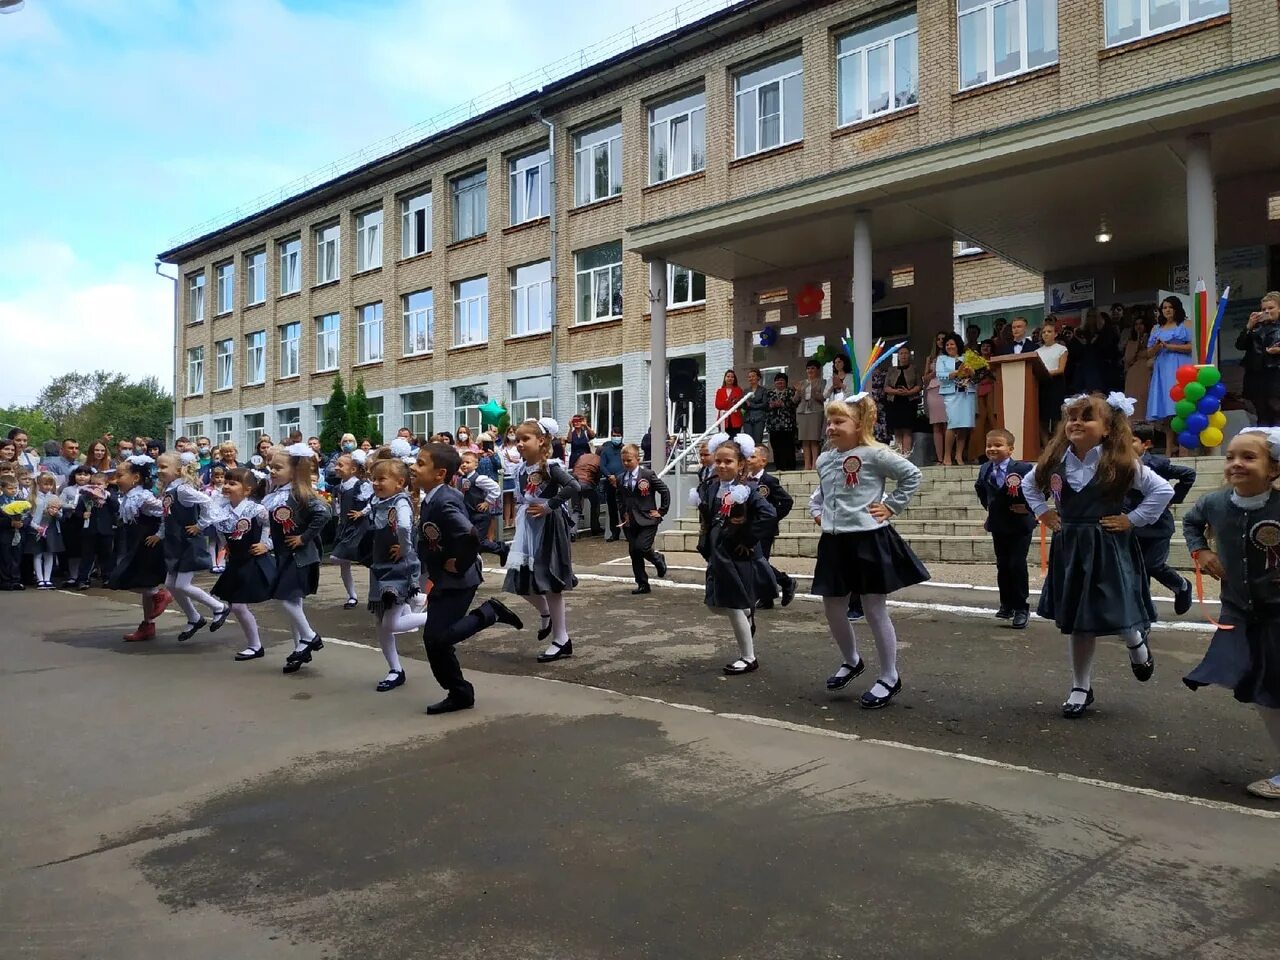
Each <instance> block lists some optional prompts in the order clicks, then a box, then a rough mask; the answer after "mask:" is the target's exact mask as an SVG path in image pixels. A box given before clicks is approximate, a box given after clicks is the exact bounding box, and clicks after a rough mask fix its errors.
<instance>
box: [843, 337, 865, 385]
mask: <svg viewBox="0 0 1280 960" xmlns="http://www.w3.org/2000/svg"><path fill="white" fill-rule="evenodd" d="M844 333H845V337H844V346H845V349H846V350H848V351H849V375H850V376H851V377H853V392H854V393H861V392H862V374H861V373H860V372H859V371H858V353H857V351H856V350H854V349H853V331H851V330H849V329H848V328H847V327H846V328H845V331H844Z"/></svg>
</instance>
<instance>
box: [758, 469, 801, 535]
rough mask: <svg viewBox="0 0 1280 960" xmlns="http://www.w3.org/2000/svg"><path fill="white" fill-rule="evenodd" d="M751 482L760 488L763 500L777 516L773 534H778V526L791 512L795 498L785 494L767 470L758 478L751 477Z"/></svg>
mask: <svg viewBox="0 0 1280 960" xmlns="http://www.w3.org/2000/svg"><path fill="white" fill-rule="evenodd" d="M751 482H753V483H754V484H755V485H756V486H757V487H759V488H760V492H761V493H762V494H763V495H764V498H765V499H766V500H768V501H769V505H770V506H772V507H773V511H774V513H776V514H777V515H778V520H777V522H776V523H775V524H774V528H773V533H774V534H775V535H776V534H777V532H778V524H780V523H782V521H783V520H785V519H787V514H789V513H790V512H791V508H792V507H794V506H795V504H796V501H795V498H794V497H792V496H791V494H789V493H787V490H786V488H785V487H784V486H783V485H782V483H781V482H780V481H779V480H778V478H777V477H775V476H774V475H773V474H771V473H770V472H769V471H768V470H762V471H760V474H759V476H756V477H752V478H751Z"/></svg>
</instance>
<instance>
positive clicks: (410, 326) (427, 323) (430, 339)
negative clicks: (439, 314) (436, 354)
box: [400, 287, 436, 357]
mask: <svg viewBox="0 0 1280 960" xmlns="http://www.w3.org/2000/svg"><path fill="white" fill-rule="evenodd" d="M421 293H425V294H426V295H427V297H428V298H429V302H428V303H427V305H426V306H419V307H414V308H412V309H410V307H409V298H410V297H415V296H417V295H418V294H421ZM435 303H436V297H435V293H434V292H433V291H432V289H431V288H430V287H428V288H427V289H425V290H414V291H412V292H410V293H406V294H403V295H402V296H401V297H400V315H401V317H402V319H403V324H404V329H403V334H404V338H403V339H402V340H401V342H400V343H401V349H402V351H403V355H404V356H406V357H421V356H426V355H427V354H429V353H431V351H432V350H434V349H435V339H436V316H435V314H436V309H435ZM419 330H421V333H422V335H421V337H419ZM419 341H421V342H423V343H425V344H426V346H425V348H423V349H416V348H415V345H416V344H417V343H418V342H419Z"/></svg>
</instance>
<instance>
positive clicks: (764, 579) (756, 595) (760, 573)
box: [703, 547, 778, 610]
mask: <svg viewBox="0 0 1280 960" xmlns="http://www.w3.org/2000/svg"><path fill="white" fill-rule="evenodd" d="M777 595H778V594H777V581H776V580H775V579H774V576H773V570H772V569H771V568H770V567H769V561H767V560H765V558H764V554H762V553H761V552H760V548H759V547H757V548H756V551H755V556H752V557H741V558H730V557H728V556H726V555H725V554H724V553H723V552H722V551H720V550H712V552H711V558H710V560H708V561H707V588H706V592H705V594H704V595H703V601H704V602H705V603H706V605H707V606H708V607H723V608H726V609H729V610H754V609H755V607H756V604H758V603H759V602H761V601H762V600H772V599H774V597H776V596H777Z"/></svg>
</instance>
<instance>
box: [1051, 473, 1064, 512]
mask: <svg viewBox="0 0 1280 960" xmlns="http://www.w3.org/2000/svg"><path fill="white" fill-rule="evenodd" d="M1049 492H1050V493H1051V494H1053V502H1054V503H1055V504H1057V505H1059V506H1061V505H1062V474H1060V473H1055V474H1054V475H1053V476H1052V477H1050V478H1049Z"/></svg>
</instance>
